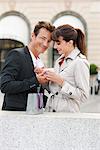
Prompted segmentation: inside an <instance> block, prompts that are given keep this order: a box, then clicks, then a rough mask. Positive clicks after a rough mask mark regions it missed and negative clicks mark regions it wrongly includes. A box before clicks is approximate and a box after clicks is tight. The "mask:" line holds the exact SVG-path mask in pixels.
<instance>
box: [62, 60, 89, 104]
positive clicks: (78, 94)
mask: <svg viewBox="0 0 100 150" xmlns="http://www.w3.org/2000/svg"><path fill="white" fill-rule="evenodd" d="M74 80H75V86H72V85H71V84H69V83H68V82H66V81H65V82H64V84H63V86H62V89H61V92H62V93H63V94H67V96H68V97H69V98H71V99H74V100H75V99H76V100H78V101H80V102H84V101H86V100H87V99H88V97H89V64H88V62H87V61H79V62H77V64H76V65H75V68H74Z"/></svg>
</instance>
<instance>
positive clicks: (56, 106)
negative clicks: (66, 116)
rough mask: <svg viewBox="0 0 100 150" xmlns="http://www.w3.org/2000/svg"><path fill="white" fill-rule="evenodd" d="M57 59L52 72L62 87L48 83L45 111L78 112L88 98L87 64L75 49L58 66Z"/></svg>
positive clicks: (84, 58)
mask: <svg viewBox="0 0 100 150" xmlns="http://www.w3.org/2000/svg"><path fill="white" fill-rule="evenodd" d="M62 57H63V56H61V57H59V58H58V60H57V61H56V63H55V67H54V70H55V72H56V73H58V74H59V75H60V76H61V77H62V78H63V79H64V84H63V86H62V87H61V86H59V85H57V84H56V83H54V82H50V83H49V88H50V91H51V93H50V95H49V97H48V101H47V105H46V111H49V112H52V111H56V112H79V111H80V104H81V103H83V102H85V101H87V100H88V97H89V63H88V61H87V59H86V57H85V56H84V55H82V54H81V53H80V51H79V50H78V49H77V48H75V49H74V50H73V51H72V52H71V54H70V55H69V56H68V57H67V58H66V59H65V60H64V62H63V64H62V65H61V66H60V65H59V61H60V60H61V58H62Z"/></svg>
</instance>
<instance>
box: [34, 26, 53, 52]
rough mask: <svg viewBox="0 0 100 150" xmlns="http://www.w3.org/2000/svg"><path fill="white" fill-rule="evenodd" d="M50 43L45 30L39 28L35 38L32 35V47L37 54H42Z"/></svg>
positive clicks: (49, 35) (48, 35) (47, 32)
mask: <svg viewBox="0 0 100 150" xmlns="http://www.w3.org/2000/svg"><path fill="white" fill-rule="evenodd" d="M50 42H51V33H50V32H49V31H48V30H47V29H45V28H41V29H40V30H39V33H38V35H37V36H35V34H34V33H32V46H33V49H35V50H36V51H37V53H38V54H40V53H44V52H45V51H46V49H47V48H48V47H49V44H50Z"/></svg>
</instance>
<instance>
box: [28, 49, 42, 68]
mask: <svg viewBox="0 0 100 150" xmlns="http://www.w3.org/2000/svg"><path fill="white" fill-rule="evenodd" d="M29 52H30V55H31V58H32V61H33V64H34V67H40V68H41V67H44V64H43V62H42V60H41V59H40V58H39V57H37V58H36V57H35V56H34V55H33V53H32V52H31V50H29Z"/></svg>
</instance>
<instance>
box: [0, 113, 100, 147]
mask: <svg viewBox="0 0 100 150" xmlns="http://www.w3.org/2000/svg"><path fill="white" fill-rule="evenodd" d="M99 149H100V114H93V113H75V114H70V113H44V114H40V115H31V114H30V115H27V114H26V112H13V113H12V112H10V111H7V112H5V111H0V150H99Z"/></svg>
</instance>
